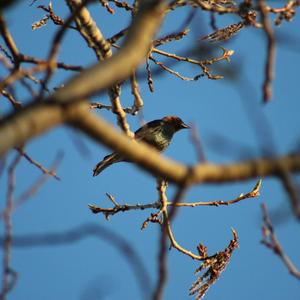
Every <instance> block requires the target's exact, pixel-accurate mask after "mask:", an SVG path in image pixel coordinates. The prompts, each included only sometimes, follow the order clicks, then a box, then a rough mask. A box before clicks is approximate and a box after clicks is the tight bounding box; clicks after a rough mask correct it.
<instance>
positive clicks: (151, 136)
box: [93, 116, 190, 176]
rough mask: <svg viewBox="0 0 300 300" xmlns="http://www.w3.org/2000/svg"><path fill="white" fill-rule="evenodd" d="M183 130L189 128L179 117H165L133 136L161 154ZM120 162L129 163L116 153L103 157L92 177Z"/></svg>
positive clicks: (154, 121)
mask: <svg viewBox="0 0 300 300" xmlns="http://www.w3.org/2000/svg"><path fill="white" fill-rule="evenodd" d="M184 128H190V126H188V125H186V124H185V123H184V122H183V121H182V120H181V119H180V118H179V117H176V116H167V117H164V118H162V119H160V120H153V121H151V122H149V123H147V124H145V125H144V126H142V127H141V128H140V129H138V130H137V131H136V132H135V133H134V136H135V139H136V140H137V141H143V142H145V143H147V144H148V145H150V146H152V147H154V148H155V149H156V150H158V151H159V152H162V151H164V150H166V149H167V147H168V146H169V145H170V143H171V140H172V137H173V135H174V133H175V132H177V131H179V130H181V129H184ZM121 161H127V162H129V160H127V159H125V158H124V157H123V156H122V155H120V154H119V153H117V152H113V153H111V154H109V155H107V156H105V157H104V158H103V160H102V161H100V162H99V163H98V164H97V165H96V167H95V168H94V170H93V176H97V175H98V174H99V173H101V172H102V171H103V170H104V169H106V168H107V167H109V166H110V165H112V164H114V163H117V162H121Z"/></svg>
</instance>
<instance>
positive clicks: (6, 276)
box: [0, 154, 22, 300]
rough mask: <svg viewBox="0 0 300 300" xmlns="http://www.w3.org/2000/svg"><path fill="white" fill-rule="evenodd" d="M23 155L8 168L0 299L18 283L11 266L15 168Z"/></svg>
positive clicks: (18, 156)
mask: <svg viewBox="0 0 300 300" xmlns="http://www.w3.org/2000/svg"><path fill="white" fill-rule="evenodd" d="M21 158H22V156H21V155H20V154H18V155H16V157H15V159H14V160H13V161H12V163H11V165H10V166H9V168H8V187H7V197H6V207H5V210H4V214H3V221H4V230H5V231H4V232H5V233H4V234H5V235H4V242H3V269H2V289H1V293H0V299H1V300H5V299H6V296H7V294H8V293H9V291H11V289H13V288H14V286H15V283H16V272H15V271H14V270H13V269H12V267H11V265H10V264H11V247H12V238H13V235H12V234H13V233H12V211H13V206H14V199H13V197H14V191H15V185H16V182H15V180H16V179H15V170H16V167H17V165H18V163H19V162H20V160H21Z"/></svg>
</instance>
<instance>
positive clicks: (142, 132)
mask: <svg viewBox="0 0 300 300" xmlns="http://www.w3.org/2000/svg"><path fill="white" fill-rule="evenodd" d="M161 124H162V120H153V121H151V122H149V123H147V124H145V125H143V126H142V127H141V128H139V129H138V130H137V131H136V132H135V133H134V135H135V139H136V140H138V141H144V142H146V143H147V142H148V140H149V138H147V136H148V137H149V136H150V137H151V135H152V134H153V131H156V130H157V128H158V127H160V126H161Z"/></svg>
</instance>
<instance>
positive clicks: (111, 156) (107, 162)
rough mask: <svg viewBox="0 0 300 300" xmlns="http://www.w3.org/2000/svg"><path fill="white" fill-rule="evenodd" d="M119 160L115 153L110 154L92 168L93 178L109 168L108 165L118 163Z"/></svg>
mask: <svg viewBox="0 0 300 300" xmlns="http://www.w3.org/2000/svg"><path fill="white" fill-rule="evenodd" d="M120 161H121V159H120V157H119V155H118V154H117V153H112V154H109V155H107V156H105V157H104V158H103V160H101V161H100V162H99V163H98V164H97V165H96V166H95V168H94V170H93V176H97V175H99V174H100V173H101V172H102V171H103V170H104V169H106V168H107V167H109V166H110V165H112V164H114V163H117V162H120Z"/></svg>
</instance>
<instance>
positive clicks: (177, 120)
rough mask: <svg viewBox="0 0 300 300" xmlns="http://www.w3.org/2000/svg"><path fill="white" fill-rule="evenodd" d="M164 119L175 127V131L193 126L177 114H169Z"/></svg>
mask: <svg viewBox="0 0 300 300" xmlns="http://www.w3.org/2000/svg"><path fill="white" fill-rule="evenodd" d="M163 121H164V122H165V123H167V124H169V125H171V126H173V127H174V129H175V131H178V130H181V129H189V128H191V127H190V126H189V125H187V124H185V123H184V122H183V121H182V120H181V119H180V118H179V117H176V116H167V117H164V118H163Z"/></svg>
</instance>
